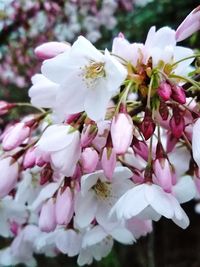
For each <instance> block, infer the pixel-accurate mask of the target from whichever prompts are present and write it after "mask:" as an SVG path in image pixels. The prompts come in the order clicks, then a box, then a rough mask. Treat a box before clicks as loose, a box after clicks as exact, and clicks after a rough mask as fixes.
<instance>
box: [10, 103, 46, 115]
mask: <svg viewBox="0 0 200 267" xmlns="http://www.w3.org/2000/svg"><path fill="white" fill-rule="evenodd" d="M15 104H16V106H17V107H30V108H35V109H37V110H39V111H40V112H42V113H46V111H45V110H44V109H43V108H39V107H36V106H33V105H32V104H30V103H26V102H25V103H15Z"/></svg>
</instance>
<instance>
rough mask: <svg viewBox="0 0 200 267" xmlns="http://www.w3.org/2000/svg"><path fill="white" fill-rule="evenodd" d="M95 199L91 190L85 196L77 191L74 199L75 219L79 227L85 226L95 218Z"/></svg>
mask: <svg viewBox="0 0 200 267" xmlns="http://www.w3.org/2000/svg"><path fill="white" fill-rule="evenodd" d="M96 210H97V200H96V197H95V195H94V192H93V191H89V192H88V194H87V196H86V197H82V196H81V194H80V193H79V194H78V195H77V198H76V201H75V221H76V223H77V225H78V226H79V227H80V228H84V227H87V226H88V225H89V224H90V223H91V222H92V220H93V219H94V218H95V215H96Z"/></svg>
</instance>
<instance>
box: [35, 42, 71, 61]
mask: <svg viewBox="0 0 200 267" xmlns="http://www.w3.org/2000/svg"><path fill="white" fill-rule="evenodd" d="M70 48H71V45H70V44H69V43H61V42H47V43H44V44H42V45H40V46H38V47H36V49H35V54H36V56H37V58H39V59H41V60H45V59H50V58H53V57H55V56H57V55H59V54H61V53H63V52H66V51H68V50H70Z"/></svg>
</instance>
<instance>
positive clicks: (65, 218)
mask: <svg viewBox="0 0 200 267" xmlns="http://www.w3.org/2000/svg"><path fill="white" fill-rule="evenodd" d="M73 213H74V202H73V195H72V192H71V189H70V188H69V187H67V188H66V189H65V190H64V191H63V192H61V189H60V190H59V191H58V194H57V198H56V222H57V224H60V225H67V224H68V223H69V222H70V221H71V219H72V216H73Z"/></svg>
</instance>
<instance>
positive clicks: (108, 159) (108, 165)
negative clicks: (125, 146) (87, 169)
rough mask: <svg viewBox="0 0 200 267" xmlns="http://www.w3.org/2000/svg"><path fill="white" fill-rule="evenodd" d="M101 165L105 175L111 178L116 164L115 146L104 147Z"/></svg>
mask: <svg viewBox="0 0 200 267" xmlns="http://www.w3.org/2000/svg"><path fill="white" fill-rule="evenodd" d="M101 165H102V168H103V171H104V174H105V176H106V177H107V178H108V179H109V180H111V179H112V177H113V173H114V169H115V166H116V153H115V150H114V149H113V148H111V147H104V149H103V153H102V157H101Z"/></svg>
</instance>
